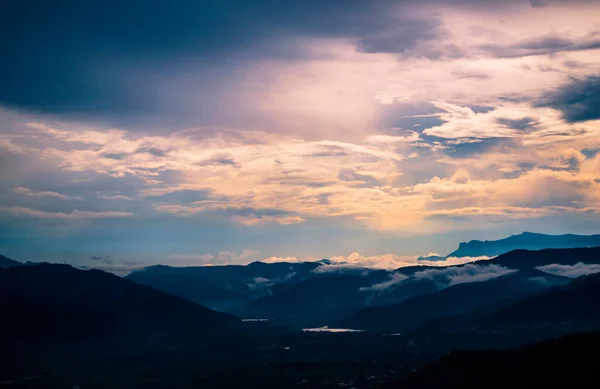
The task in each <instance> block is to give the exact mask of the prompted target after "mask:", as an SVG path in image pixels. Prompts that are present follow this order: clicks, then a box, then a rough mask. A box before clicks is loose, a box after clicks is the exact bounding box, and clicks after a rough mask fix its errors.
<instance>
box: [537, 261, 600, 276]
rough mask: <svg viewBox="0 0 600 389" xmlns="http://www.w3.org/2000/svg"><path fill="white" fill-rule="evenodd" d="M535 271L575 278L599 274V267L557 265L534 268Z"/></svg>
mask: <svg viewBox="0 0 600 389" xmlns="http://www.w3.org/2000/svg"><path fill="white" fill-rule="evenodd" d="M536 269H537V270H540V271H543V272H544V273H548V274H553V275H555V276H561V277H569V278H577V277H581V276H586V275H588V274H594V273H600V265H598V264H595V263H589V264H588V263H583V262H578V263H576V264H575V265H561V264H558V263H555V264H551V265H544V266H538V267H536Z"/></svg>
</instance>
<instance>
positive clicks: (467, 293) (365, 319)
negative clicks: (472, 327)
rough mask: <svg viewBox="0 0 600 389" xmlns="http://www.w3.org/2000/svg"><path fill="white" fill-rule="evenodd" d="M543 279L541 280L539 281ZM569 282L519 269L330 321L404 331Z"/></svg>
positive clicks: (346, 324)
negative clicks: (444, 317) (487, 279)
mask: <svg viewBox="0 0 600 389" xmlns="http://www.w3.org/2000/svg"><path fill="white" fill-rule="evenodd" d="M542 280H543V281H544V282H540V281H542ZM568 281H569V279H568V278H564V277H556V276H552V275H549V274H546V273H543V272H541V271H538V270H535V269H531V270H521V271H516V272H514V273H510V274H508V275H504V276H501V277H498V278H494V279H492V280H489V281H485V282H469V283H463V284H458V285H454V286H450V287H447V288H445V289H441V290H439V291H436V292H433V293H429V294H423V295H420V296H417V297H414V298H411V299H408V300H406V301H404V302H402V303H399V304H395V305H392V306H373V307H368V308H364V309H362V310H360V311H358V312H357V313H356V314H354V315H352V316H350V317H348V318H346V319H343V320H339V321H337V322H335V323H333V326H334V327H341V328H353V329H362V330H373V331H391V332H400V331H406V330H409V329H414V328H416V327H417V326H419V325H421V324H423V323H425V322H427V321H429V320H432V319H435V318H440V317H443V316H448V315H454V314H458V313H461V312H468V311H471V310H473V309H476V308H479V307H483V306H486V305H490V304H496V303H498V302H501V301H507V300H508V301H509V300H510V299H513V298H515V297H518V296H523V295H528V294H530V293H532V292H534V291H538V290H540V289H544V288H546V287H548V286H549V285H556V284H564V283H566V282H568Z"/></svg>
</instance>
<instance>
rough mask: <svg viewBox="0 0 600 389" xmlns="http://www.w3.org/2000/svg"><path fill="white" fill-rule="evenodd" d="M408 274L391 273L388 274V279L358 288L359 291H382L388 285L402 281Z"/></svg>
mask: <svg viewBox="0 0 600 389" xmlns="http://www.w3.org/2000/svg"><path fill="white" fill-rule="evenodd" d="M408 278H409V277H408V276H405V275H404V274H401V273H393V274H391V275H390V279H389V280H387V281H384V282H380V283H378V284H374V285H371V286H367V287H362V288H360V291H361V292H372V291H382V290H385V289H387V288H389V287H390V286H394V285H396V284H399V283H401V282H402V281H404V280H406V279H408Z"/></svg>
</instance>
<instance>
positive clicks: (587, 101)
mask: <svg viewBox="0 0 600 389" xmlns="http://www.w3.org/2000/svg"><path fill="white" fill-rule="evenodd" d="M537 106H538V107H550V108H554V109H557V110H559V111H561V112H562V115H563V117H564V119H565V120H566V121H568V122H571V123H575V122H583V121H586V120H596V119H600V76H589V77H585V78H582V79H576V78H572V79H571V80H570V82H569V83H568V84H566V85H564V86H562V87H561V88H559V89H557V90H556V91H554V92H552V93H550V94H549V95H548V97H546V98H545V99H543V100H542V101H540V102H538V103H537Z"/></svg>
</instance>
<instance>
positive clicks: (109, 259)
mask: <svg viewBox="0 0 600 389" xmlns="http://www.w3.org/2000/svg"><path fill="white" fill-rule="evenodd" d="M90 259H91V260H92V261H97V262H101V263H104V264H106V265H112V264H113V262H114V260H113V257H111V256H110V255H94V256H91V257H90Z"/></svg>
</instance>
